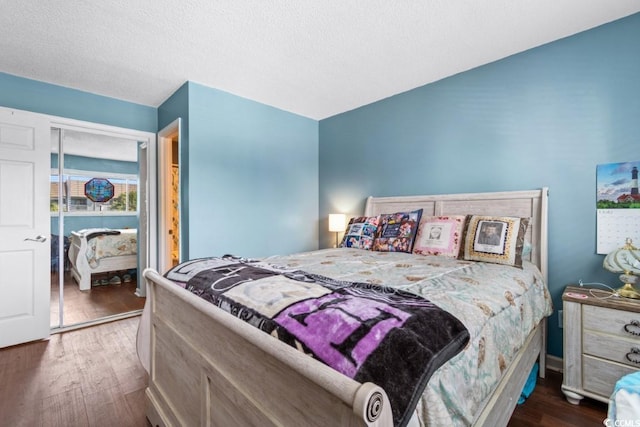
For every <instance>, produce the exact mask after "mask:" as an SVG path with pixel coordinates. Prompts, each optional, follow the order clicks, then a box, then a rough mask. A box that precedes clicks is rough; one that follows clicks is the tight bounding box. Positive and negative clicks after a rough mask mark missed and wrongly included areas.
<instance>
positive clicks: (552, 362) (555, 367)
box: [547, 354, 564, 373]
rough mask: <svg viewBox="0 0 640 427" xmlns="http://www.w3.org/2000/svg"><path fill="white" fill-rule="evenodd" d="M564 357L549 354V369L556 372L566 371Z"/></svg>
mask: <svg viewBox="0 0 640 427" xmlns="http://www.w3.org/2000/svg"><path fill="white" fill-rule="evenodd" d="M563 366H564V362H563V360H562V357H558V356H554V355H552V354H547V369H548V370H550V371H554V372H560V373H562V372H564V369H563Z"/></svg>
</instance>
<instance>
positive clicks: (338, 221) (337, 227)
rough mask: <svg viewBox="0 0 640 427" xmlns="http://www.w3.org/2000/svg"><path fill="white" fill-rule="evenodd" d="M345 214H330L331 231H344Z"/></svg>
mask: <svg viewBox="0 0 640 427" xmlns="http://www.w3.org/2000/svg"><path fill="white" fill-rule="evenodd" d="M345 220H346V216H345V214H329V231H331V232H333V233H340V232H342V231H344V222H345Z"/></svg>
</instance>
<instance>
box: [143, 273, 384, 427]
mask: <svg viewBox="0 0 640 427" xmlns="http://www.w3.org/2000/svg"><path fill="white" fill-rule="evenodd" d="M144 276H145V278H146V279H147V284H148V297H149V298H150V299H151V300H150V302H151V313H152V314H151V324H152V330H151V374H150V378H149V388H148V389H147V400H148V405H149V407H148V409H147V417H148V418H149V420H150V421H151V422H152V424H153V425H212V426H215V425H220V426H226V425H260V426H269V425H273V426H275V425H280V426H283V425H284V426H300V425H305V426H306V425H308V426H313V425H317V426H328V425H332V426H333V425H336V426H337V425H340V426H361V425H369V426H391V425H392V424H393V420H392V415H391V406H390V403H389V400H388V398H387V395H386V393H385V392H384V390H383V389H382V388H380V387H378V386H376V385H375V384H371V383H365V384H361V383H358V382H357V381H354V380H352V379H350V378H348V377H346V376H344V375H342V374H340V373H338V372H336V371H334V370H333V369H331V368H329V367H328V366H325V365H324V364H322V363H320V362H318V361H317V360H314V359H312V358H311V357H309V356H307V355H305V354H303V353H302V352H300V351H298V350H296V349H294V348H292V347H290V346H288V345H286V344H284V343H282V342H280V341H278V340H277V339H276V338H274V337H272V336H269V335H267V334H265V333H264V332H262V331H260V330H258V329H257V328H255V327H253V326H251V325H249V324H246V323H245V322H243V321H241V320H239V319H237V318H235V317H234V316H232V315H230V314H228V313H226V312H223V311H222V310H220V309H218V308H217V307H215V306H213V305H211V304H209V303H208V302H206V301H204V300H202V299H200V298H198V297H197V296H194V295H192V294H191V293H189V292H187V291H185V290H183V289H181V288H179V287H177V286H176V285H174V284H172V283H170V282H168V281H167V280H166V279H165V278H163V277H162V276H160V275H159V274H158V273H157V272H155V271H153V270H146V271H145V272H144Z"/></svg>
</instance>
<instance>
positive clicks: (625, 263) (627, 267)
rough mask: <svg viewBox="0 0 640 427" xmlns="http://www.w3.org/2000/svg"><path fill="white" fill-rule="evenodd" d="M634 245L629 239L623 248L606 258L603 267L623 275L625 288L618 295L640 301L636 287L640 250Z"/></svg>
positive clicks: (639, 269)
mask: <svg viewBox="0 0 640 427" xmlns="http://www.w3.org/2000/svg"><path fill="white" fill-rule="evenodd" d="M632 243H633V242H632V241H631V239H629V238H627V240H626V243H625V245H624V246H623V247H621V248H619V249H615V250H613V251H611V252H610V253H609V254H608V255H607V256H606V257H605V259H604V262H603V263H602V266H603V267H604V268H605V269H607V270H609V271H611V272H613V273H622V274H620V280H621V281H622V283H624V286H622V287H621V288H619V289H618V290H617V291H616V292H617V293H618V295H620V296H621V297H625V298H636V299H640V292H638V290H637V288H636V287H635V284H636V283H638V275H640V250H638V248H636V247H634V246H633V244H632Z"/></svg>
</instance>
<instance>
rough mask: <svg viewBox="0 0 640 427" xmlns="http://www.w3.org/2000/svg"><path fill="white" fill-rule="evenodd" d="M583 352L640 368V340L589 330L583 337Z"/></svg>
mask: <svg viewBox="0 0 640 427" xmlns="http://www.w3.org/2000/svg"><path fill="white" fill-rule="evenodd" d="M582 352H583V353H584V354H589V355H591V356H597V357H600V358H602V359H608V360H612V361H614V362H618V363H623V364H625V365H629V366H631V367H633V368H636V369H639V368H640V340H635V339H628V338H621V337H618V336H615V335H608V334H602V333H598V332H594V331H590V330H588V329H587V330H585V331H584V333H583V335H582Z"/></svg>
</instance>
